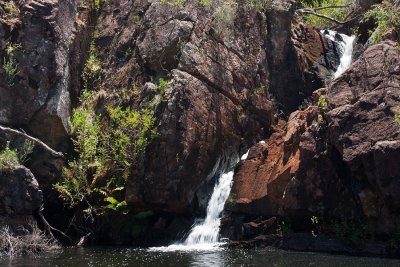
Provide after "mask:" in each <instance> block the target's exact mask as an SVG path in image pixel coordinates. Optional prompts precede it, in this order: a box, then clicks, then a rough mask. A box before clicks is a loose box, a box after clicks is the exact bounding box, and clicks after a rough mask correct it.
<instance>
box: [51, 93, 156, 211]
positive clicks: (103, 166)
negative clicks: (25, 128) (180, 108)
mask: <svg viewBox="0 0 400 267" xmlns="http://www.w3.org/2000/svg"><path fill="white" fill-rule="evenodd" d="M94 104H95V95H94V94H93V93H90V92H88V91H84V93H83V96H82V98H81V105H80V107H79V108H77V109H75V110H74V111H73V115H72V119H71V131H72V133H73V135H74V138H73V143H74V147H75V151H76V156H75V157H74V158H72V159H71V160H70V161H69V163H68V166H67V167H66V168H65V169H64V171H63V174H62V177H61V181H60V182H59V183H57V184H56V186H55V188H56V189H57V190H58V191H59V193H60V195H61V197H62V198H63V199H64V200H65V201H66V202H67V203H69V205H70V206H72V207H73V206H76V205H78V204H82V203H83V204H85V205H86V206H87V208H88V209H87V212H90V213H92V212H96V213H98V212H100V213H101V212H103V211H104V210H106V209H111V210H116V211H124V208H125V207H126V203H125V201H124V191H125V182H126V181H127V179H128V177H129V175H130V174H131V170H132V168H134V167H135V164H136V163H137V162H138V160H139V158H140V157H141V156H142V155H143V153H144V152H145V148H146V146H147V145H148V143H149V142H150V141H151V139H152V138H154V137H155V136H156V135H157V132H156V129H155V117H154V116H153V113H152V112H151V111H150V110H148V109H142V110H141V111H135V110H132V109H131V108H130V107H129V106H127V107H121V106H113V105H109V106H107V108H106V111H105V113H104V114H103V116H101V115H99V114H96V112H95V106H94ZM99 199H100V201H99Z"/></svg>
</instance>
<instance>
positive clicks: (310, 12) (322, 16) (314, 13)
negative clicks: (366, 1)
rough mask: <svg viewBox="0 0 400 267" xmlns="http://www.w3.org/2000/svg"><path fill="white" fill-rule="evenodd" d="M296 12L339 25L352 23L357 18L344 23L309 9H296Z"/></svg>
mask: <svg viewBox="0 0 400 267" xmlns="http://www.w3.org/2000/svg"><path fill="white" fill-rule="evenodd" d="M296 12H300V13H303V14H307V15H313V16H317V17H320V18H324V19H327V20H330V21H333V22H335V23H336V24H341V25H343V24H347V23H349V22H351V21H353V20H354V19H355V18H357V17H354V18H351V19H349V20H346V21H340V20H337V19H335V18H332V17H329V16H327V15H323V14H320V13H317V12H315V11H314V9H310V8H304V9H298V10H296Z"/></svg>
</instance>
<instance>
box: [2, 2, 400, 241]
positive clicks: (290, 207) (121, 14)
mask: <svg viewBox="0 0 400 267" xmlns="http://www.w3.org/2000/svg"><path fill="white" fill-rule="evenodd" d="M100 2H102V1H100ZM297 5H298V3H297V2H296V1H289V0H287V1H286V0H285V1H272V2H271V5H268V6H267V8H266V9H264V10H263V9H257V8H255V7H252V6H251V5H248V4H246V3H245V2H243V1H238V2H237V5H236V4H235V5H233V6H232V7H234V8H235V10H236V13H235V15H233V16H232V18H231V19H230V20H229V21H228V20H223V19H218V17H216V16H213V14H215V11H216V9H217V8H218V7H217V5H216V4H212V5H211V6H210V7H204V6H202V5H201V4H199V2H198V1H196V0H188V1H186V2H185V3H184V5H183V6H178V5H169V4H161V3H160V1H158V0H143V1H133V0H124V1H116V0H108V1H104V2H103V3H102V4H101V5H100V6H94V5H93V3H92V2H91V1H83V0H82V1H63V0H20V1H12V6H13V8H11V7H10V6H7V5H6V3H3V2H2V3H0V7H1V9H0V11H1V12H0V48H1V49H0V50H1V51H0V58H1V60H2V61H1V64H2V65H3V68H0V124H1V125H6V126H8V127H11V128H14V129H18V130H20V132H25V133H26V134H29V135H31V136H33V137H36V138H38V139H40V140H41V141H43V142H44V143H46V144H47V145H49V146H50V147H51V148H53V149H55V150H57V151H62V152H64V153H65V154H66V155H67V156H69V155H70V154H72V151H71V150H72V147H71V140H70V138H71V136H70V125H69V120H70V116H71V110H72V109H73V108H75V107H76V106H77V105H79V101H78V98H79V96H80V94H81V91H82V90H83V88H84V87H88V84H87V80H85V78H84V77H82V72H83V70H84V66H85V62H86V60H87V57H88V56H87V55H88V53H89V52H90V53H95V54H96V58H97V59H98V60H99V70H98V73H97V74H98V75H97V76H96V77H95V79H92V80H91V81H90V88H85V89H89V90H92V91H95V92H96V99H97V103H96V104H97V105H96V111H97V112H98V113H99V114H101V113H102V111H104V109H105V108H106V106H107V105H109V104H114V103H118V102H121V101H122V102H124V103H127V104H129V105H130V106H132V107H133V108H134V109H143V108H145V107H146V108H149V107H150V108H151V109H153V110H154V112H155V115H156V117H157V131H158V133H159V135H158V136H157V137H156V138H155V139H154V140H153V141H152V142H151V143H150V145H149V146H148V147H147V149H146V154H145V156H144V157H143V158H142V159H141V162H140V163H139V164H137V166H135V169H134V170H133V171H132V175H131V176H130V177H128V181H127V184H126V196H125V198H126V201H127V203H128V206H129V207H130V208H131V209H132V210H137V209H139V210H151V211H154V212H156V213H157V214H162V215H160V216H159V217H156V219H154V220H153V221H152V222H151V224H152V226H151V227H150V229H153V230H154V229H157V231H158V232H160V233H162V232H165V231H167V232H169V233H171V235H173V236H174V235H176V233H177V232H179V231H181V230H182V228H183V227H184V226H182V225H183V224H184V223H181V222H177V221H174V222H172V223H171V218H173V217H175V216H187V217H189V218H192V217H193V215H194V214H198V213H201V212H204V209H205V206H206V204H207V200H208V195H209V192H210V190H211V188H212V187H213V184H214V181H215V177H216V176H217V175H218V174H219V173H220V172H221V171H223V170H226V169H228V168H231V167H233V164H234V162H235V160H236V159H237V158H238V155H239V153H240V152H243V151H244V149H245V148H248V147H249V146H250V145H251V144H255V143H257V141H259V140H261V139H265V138H268V140H267V141H266V143H264V144H257V145H254V146H253V147H252V148H251V150H250V155H249V158H248V160H246V161H244V162H241V163H240V164H239V166H238V167H237V174H236V176H235V183H234V187H233V191H232V195H233V202H231V203H229V205H228V207H227V208H228V210H229V211H231V212H234V213H235V214H245V215H249V216H258V215H263V216H267V217H268V216H276V215H280V216H285V217H288V218H293V220H297V221H299V222H302V221H306V220H307V221H308V220H309V216H310V215H314V214H318V215H319V214H323V215H324V216H325V215H326V216H331V217H333V218H336V217H338V216H349V217H351V218H353V217H354V218H358V217H360V216H364V215H368V216H372V217H373V218H376V219H374V220H375V221H376V222H379V223H378V224H379V225H380V227H381V226H382V225H383V224H382V223H381V222H382V220H383V218H387V217H390V216H392V214H393V213H394V212H396V211H397V209H398V200H397V198H398V197H397V194H396V192H397V190H398V188H397V187H398V184H397V180H396V177H398V173H397V167H395V159H396V155H397V154H398V149H397V146H398V145H397V143H396V142H397V141H398V137H399V136H398V134H399V132H398V125H396V124H395V123H394V122H393V116H394V112H396V110H395V108H396V106H397V102H398V99H397V98H398V95H397V93H398V92H397V91H398V84H399V78H398V76H399V75H398V74H399V70H398V65H399V64H398V63H399V62H398V60H397V58H398V48H396V47H395V45H394V44H393V43H391V42H386V43H383V44H380V45H379V46H375V47H372V48H370V49H369V50H368V51H367V52H365V53H364V55H363V57H362V58H361V59H360V60H359V61H358V62H357V63H356V64H355V65H353V67H352V68H351V69H350V70H349V71H347V72H346V73H345V74H344V75H342V76H341V77H340V78H338V79H336V80H335V81H334V82H333V83H331V84H330V85H329V87H328V89H327V90H326V91H327V93H324V90H322V91H319V93H318V94H321V92H322V93H323V94H326V98H327V101H328V104H329V112H327V113H324V114H321V112H320V111H319V109H318V107H315V106H312V107H308V108H306V109H304V110H301V111H295V110H296V109H298V107H299V106H300V104H301V103H303V101H304V100H305V99H306V98H308V97H311V96H312V94H313V92H314V91H315V90H316V89H319V88H321V87H324V86H325V85H326V84H327V83H328V82H329V80H330V79H331V77H332V73H333V71H334V70H335V69H336V68H337V66H338V64H339V56H340V54H341V51H340V49H339V48H338V47H337V46H336V45H335V42H332V41H331V40H329V39H327V38H325V37H324V35H323V34H321V33H320V32H319V31H317V30H316V29H314V28H312V27H310V26H307V25H305V24H302V23H300V22H299V21H298V20H297V18H296V17H295V9H296V8H297V7H298V6H297ZM232 7H231V8H232ZM6 66H7V67H6ZM162 81H167V83H166V86H165V88H163V89H162V92H160V90H159V86H160V83H161V82H162ZM292 111H295V112H294V113H292V114H291V115H290V116H289V119H288V121H287V122H284V121H283V120H279V117H287V116H288V115H289V114H290V113H291V112H292ZM7 141H11V145H12V146H14V147H18V145H19V144H21V136H20V135H18V136H14V135H10V134H9V133H6V132H1V131H0V143H1V145H3V144H5V143H6V142H7ZM64 164H65V162H64V159H62V158H61V157H58V158H54V155H53V156H52V155H51V154H49V153H48V152H46V151H45V150H42V149H40V148H36V149H35V151H34V153H33V154H32V156H31V159H30V160H29V161H28V163H27V164H26V165H27V167H28V168H29V169H30V170H31V172H32V173H29V170H27V169H24V170H25V171H26V173H25V174H26V175H25V176H26V177H28V176H29V177H30V178H29V179H30V180H29V181H28V180H27V179H25V180H24V181H22V180H23V179H22V178H21V179H22V180H21V181H20V182H18V183H19V184H20V185H21V186H22V188H23V190H25V189H26V190H28V189H29V190H30V191H29V190H28V191H29V192H31V191H32V190H31V189H30V188H34V191H35V192H36V193H35V194H33V193H32V194H33V195H35V197H32V203H31V205H33V206H34V207H33V206H32V208H30V209H22V210H23V212H22V213H24V214H25V215H31V214H32V211H33V210H35V209H36V208H37V204H38V203H39V202H40V199H41V196H40V197H38V196H39V193H38V192H39V191H40V190H43V198H44V200H45V206H46V207H47V208H48V209H47V210H49V211H50V214H53V215H54V214H56V215H55V216H54V217H60V218H61V217H62V218H63V220H64V219H65V221H67V220H68V218H67V217H68V214H67V213H66V212H64V211H61V213H63V214H60V213H59V212H60V210H61V209H60V208H59V206H54V205H57V203H56V199H57V196H56V195H55V192H54V190H53V185H54V183H55V182H57V181H58V177H59V176H60V171H61V169H62V167H63V165H64ZM386 164H390V166H391V165H393V168H385V167H384V166H387V165H386ZM21 168H22V167H21ZM32 174H33V175H34V176H35V178H36V180H37V182H38V185H36V183H35V181H34V179H35V178H34V177H33V176H32ZM9 175H11V176H10V177H14V176H13V175H14V174H13V173H12V174H9ZM25 176H24V177H25ZM7 177H8V176H7V175H0V184H4V188H7V190H4V192H8V191H9V190H11V189H12V188H13V187H14V186H15V184H13V183H8V182H7V181H6V179H7ZM18 177H19V176H18ZM14 180H15V179H14ZM14 180H12V181H14ZM31 185H34V186H33V187H32V186H31ZM21 190H22V189H21ZM1 192H3V191H1ZM4 192H3V193H0V196H1V199H0V203H3V202H4V203H6V202H7V201H8V200H7V201H3V202H1V201H2V200H3V199H4V200H5V199H8V198H9V196H7V197H6V196H5V195H4V194H5V193H4ZM18 192H20V191H18ZM21 192H22V191H21ZM24 192H25V191H24ZM32 192H33V191H32ZM2 194H3V195H4V197H3V195H2ZM22 194H25V193H21V194H20V195H22ZM30 194H31V193H29V194H28V195H30ZM33 195H32V196H33ZM13 196H14V195H13ZM33 199H35V201H33ZM4 203H3V204H1V205H3V206H4V207H3V206H0V211H1V208H3V209H7V210H10V208H9V206H7V205H9V204H7V203H8V202H7V203H6V204H7V205H6V204H4ZM16 203H17V202H16ZM54 203H56V204H54ZM371 203H374V204H371ZM377 203H379V204H377ZM24 205H25V204H24ZM3 214H6V213H4V212H3V213H2V215H3ZM10 214H11V213H7V214H6V215H7V216H11V215H10ZM61 215H62V216H61ZM117 220H119V218H117ZM172 220H173V219H172ZM108 223H109V222H108ZM105 224H106V223H105ZM186 225H190V222H189V223H188V224H186V222H185V226H186ZM394 225H395V224H393V222H389V226H390V227H394ZM389 226H388V228H385V227H383V226H382V231H383V232H384V230H385V229H386V230H387V232H390V231H391V230H390V229H391V228H390V227H389ZM103 230H104V229H103ZM114 230H115V229H114ZM379 231H380V230H379ZM149 232H150V231H149ZM110 238H111V237H110Z"/></svg>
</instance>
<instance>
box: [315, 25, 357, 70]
mask: <svg viewBox="0 0 400 267" xmlns="http://www.w3.org/2000/svg"><path fill="white" fill-rule="evenodd" d="M321 32H322V34H324V35H325V36H326V37H327V38H328V39H330V40H331V41H333V42H335V43H337V44H338V45H339V47H340V50H341V52H342V55H341V57H340V64H339V66H338V68H337V69H336V72H335V74H334V78H337V77H339V76H340V75H341V74H342V73H343V72H344V71H345V70H346V69H347V68H348V67H349V66H350V65H351V62H352V55H353V47H354V39H355V37H354V36H348V35H346V34H342V33H337V32H335V31H332V30H323V31H321ZM337 34H338V35H339V36H340V37H341V38H340V39H341V40H338V39H339V38H336V35H337Z"/></svg>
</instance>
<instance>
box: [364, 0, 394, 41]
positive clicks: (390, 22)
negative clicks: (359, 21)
mask: <svg viewBox="0 0 400 267" xmlns="http://www.w3.org/2000/svg"><path fill="white" fill-rule="evenodd" d="M369 19H373V20H374V21H375V23H376V28H375V29H374V30H373V31H371V32H370V38H369V42H370V44H371V45H374V44H377V43H379V42H380V41H381V40H382V36H383V34H384V33H386V32H388V31H391V30H399V28H400V11H399V9H398V8H396V7H395V6H394V5H393V4H392V3H391V2H390V1H388V0H384V1H383V2H382V3H381V4H376V5H374V6H373V8H372V9H370V10H368V11H367V12H366V13H365V14H364V18H363V21H366V20H369ZM399 33H400V32H399Z"/></svg>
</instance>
